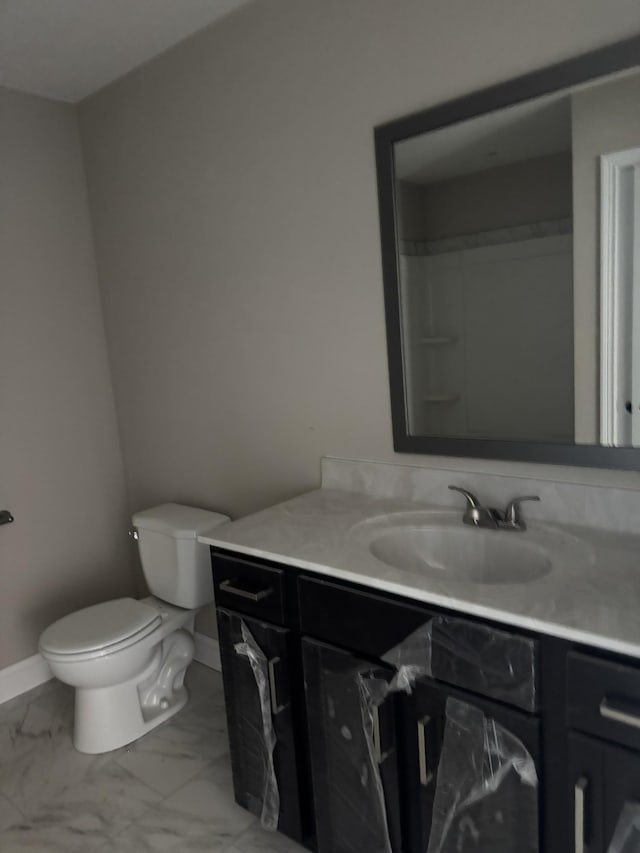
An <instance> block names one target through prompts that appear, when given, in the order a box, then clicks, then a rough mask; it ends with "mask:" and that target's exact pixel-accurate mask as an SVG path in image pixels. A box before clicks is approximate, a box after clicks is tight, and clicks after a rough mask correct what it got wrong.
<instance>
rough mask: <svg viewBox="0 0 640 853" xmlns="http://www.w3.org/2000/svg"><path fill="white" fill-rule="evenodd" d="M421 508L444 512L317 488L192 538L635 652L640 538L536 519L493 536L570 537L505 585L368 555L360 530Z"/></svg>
mask: <svg viewBox="0 0 640 853" xmlns="http://www.w3.org/2000/svg"><path fill="white" fill-rule="evenodd" d="M424 511H431V512H433V511H436V512H437V511H441V512H443V513H449V515H450V513H451V510H450V509H449V510H447V509H444V508H442V507H434V506H433V505H432V504H427V503H422V502H417V501H409V500H398V499H392V498H380V497H371V496H369V495H366V494H362V493H359V492H351V491H341V490H337V489H319V490H317V491H314V492H309V493H307V494H304V495H301V496H300V497H297V498H293V499H292V500H289V501H286V502H285V503H281V504H277V505H276V506H273V507H270V508H268V509H265V510H263V511H261V512H257V513H255V514H253V515H249V516H245V517H244V518H241V519H239V520H238V521H233V522H230V523H228V524H224V525H222V526H220V527H217V528H214V529H212V530H211V531H209V532H208V533H205V534H203V535H201V536H199V537H198V540H199V541H200V542H203V543H206V544H208V545H215V546H218V547H221V548H227V549H229V550H232V551H236V552H239V553H242V554H247V555H250V556H254V557H262V558H265V559H268V560H274V561H276V562H282V563H285V564H287V565H290V566H295V567H297V568H299V569H306V570H308V571H310V572H314V573H317V574H318V575H323V576H326V577H331V578H337V579H341V580H345V581H350V582H352V583H357V584H361V585H363V586H366V587H369V588H372V589H380V590H384V591H387V592H390V593H394V594H396V595H401V596H404V597H406V598H410V599H414V600H417V601H423V602H426V603H430V604H435V605H438V606H441V607H446V608H449V609H451V610H456V611H459V612H461V613H468V614H472V615H474V616H480V617H485V618H487V619H491V620H493V621H495V622H500V623H503V624H505V625H512V626H517V627H521V628H525V629H528V630H531V631H537V632H540V633H544V634H550V635H552V636H556V637H561V638H564V639H567V640H572V641H575V642H579V643H584V644H587V645H591V646H595V647H598V648H602V649H607V650H609V651H612V652H618V653H620V654H626V655H632V656H634V657H638V658H640V536H635V535H631V534H621V533H608V532H603V531H601V530H599V531H594V530H590V529H588V528H584V527H577V526H571V527H569V526H563V527H560V526H554V525H551V524H542V523H540V524H537V523H536V524H534V523H532V524H531V525H530V527H529V530H527V531H526V532H525V533H505V532H500V533H496V534H495V535H497V536H524V537H529V536H531V537H536V536H538V537H539V536H542V537H543V538H544V537H545V536H549V537H550V540H551V539H553V538H554V537H557V536H560V537H562V538H563V539H565V540H566V541H568V542H575V543H576V547H566V548H565V551H564V553H563V552H562V550H561V551H560V552H558V561H557V562H558V565H555V566H554V568H553V569H552V571H551V572H550V573H549V574H547V575H545V576H543V577H540V578H538V579H536V580H532V581H528V582H526V583H514V584H478V583H471V582H468V581H466V582H464V581H459V582H458V581H451V580H446V579H441V578H439V577H433V576H432V575H426V574H421V573H420V572H414V571H411V572H410V571H407V570H404V569H399V568H395V567H393V566H390V565H387V564H386V563H384V562H382V561H381V560H378V559H377V558H376V557H374V556H373V554H371V552H370V551H369V548H368V545H367V544H366V543H367V538H366V533H365V531H366V529H367V528H368V527H372V526H373V527H375V526H376V525H378V524H379V525H382V526H384V525H385V523H387V520H386V519H385V518H384V517H385V516H387V515H389V514H396V513H406V512H424ZM460 523H461V524H462V513H461V512H460ZM471 532H473V531H471Z"/></svg>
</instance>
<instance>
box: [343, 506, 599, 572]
mask: <svg viewBox="0 0 640 853" xmlns="http://www.w3.org/2000/svg"><path fill="white" fill-rule="evenodd" d="M352 538H355V539H356V540H357V541H359V542H360V543H361V544H363V545H366V546H368V548H369V551H370V552H371V553H372V554H373V556H374V557H376V558H377V559H378V560H382V562H383V563H386V564H387V565H389V566H393V567H395V568H398V569H402V570H404V571H407V572H410V573H412V574H420V575H425V576H428V577H432V578H438V579H440V580H442V581H453V582H458V583H473V584H524V583H530V582H532V581H535V580H537V579H539V578H542V577H544V576H545V575H547V574H549V572H551V571H552V570H553V568H554V566H555V565H556V564H559V563H561V562H562V559H563V558H566V557H567V556H568V555H569V554H570V553H571V552H575V551H576V549H577V550H578V551H582V550H583V549H582V548H580V544H581V543H580V540H579V539H577V537H575V536H573V535H571V534H565V533H563V532H561V531H559V530H558V529H557V528H549V527H546V526H537V527H536V528H535V529H532V528H529V529H527V530H526V531H521V532H514V531H508V530H491V529H486V528H477V527H472V526H467V525H463V523H462V518H461V516H460V514H459V513H455V514H452V513H450V512H445V511H433V512H426V511H425V512H415V513H413V512H409V513H396V514H391V515H388V516H382V517H379V518H376V519H371V520H369V521H366V522H362V523H361V524H359V525H356V527H355V528H353V529H352ZM573 556H575V553H574V554H573ZM584 556H586V555H585V554H583V557H584Z"/></svg>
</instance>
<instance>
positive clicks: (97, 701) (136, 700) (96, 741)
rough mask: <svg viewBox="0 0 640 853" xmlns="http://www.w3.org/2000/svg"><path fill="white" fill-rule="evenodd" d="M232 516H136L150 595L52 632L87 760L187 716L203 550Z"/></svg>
mask: <svg viewBox="0 0 640 853" xmlns="http://www.w3.org/2000/svg"><path fill="white" fill-rule="evenodd" d="M226 521H229V518H228V516H226V515H220V514H219V513H215V512H208V511H206V510H203V509H197V508H195V507H189V506H182V505H180V504H173V503H167V504H162V505H161V506H157V507H153V508H152V509H147V510H144V511H142V512H138V513H136V514H135V515H134V516H133V536H134V538H135V539H137V542H138V548H139V550H140V560H141V562H142V569H143V572H144V576H145V579H146V582H147V586H148V587H149V591H150V592H151V595H150V596H149V597H147V598H144V599H142V600H141V601H138V600H136V599H133V598H116V599H114V600H112V601H105V602H103V603H102V604H95V605H93V606H92V607H85V608H83V609H82V610H77V611H76V612H75V613H71V614H69V615H68V616H64V617H63V618H62V619H59V620H58V621H57V622H54V623H53V624H52V625H50V626H49V627H48V628H47V629H46V630H45V631H44V632H43V633H42V635H41V637H40V644H39V648H40V653H41V654H42V656H43V658H44V659H45V660H46V661H47V662H48V664H49V666H50V668H51V671H52V673H53V674H54V675H55V676H56V678H58V679H59V680H60V681H62V682H64V683H65V684H69V685H71V686H72V687H75V720H74V732H73V743H74V746H75V747H76V749H77V750H79V751H80V752H86V753H90V754H97V753H101V752H109V751H111V750H113V749H118V748H119V747H121V746H124V745H125V744H128V743H131V742H132V741H135V740H137V739H138V738H140V737H142V735H144V734H146V733H147V732H149V731H150V730H151V729H153V728H155V727H156V726H158V725H159V724H160V723H163V722H164V721H165V720H168V719H169V718H170V717H172V716H173V715H174V714H176V713H177V712H178V711H179V710H180V709H181V708H183V707H184V706H185V705H186V703H187V700H188V695H187V690H186V688H185V686H184V676H185V672H186V670H187V667H188V666H189V664H190V663H191V662H192V660H193V656H194V641H193V632H194V622H195V616H196V613H197V612H198V610H199V609H200V608H201V607H203V606H204V605H205V604H209V603H211V602H212V601H213V579H212V573H211V561H210V558H209V548H208V546H207V545H202V544H201V543H199V542H198V541H197V536H198V534H200V533H203V532H204V531H205V530H208V529H210V528H211V527H215V526H217V525H219V524H223V523H224V522H226Z"/></svg>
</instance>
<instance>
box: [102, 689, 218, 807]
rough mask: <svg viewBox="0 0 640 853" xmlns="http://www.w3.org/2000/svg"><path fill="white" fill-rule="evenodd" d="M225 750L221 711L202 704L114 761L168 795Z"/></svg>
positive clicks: (154, 732) (193, 707) (168, 723)
mask: <svg viewBox="0 0 640 853" xmlns="http://www.w3.org/2000/svg"><path fill="white" fill-rule="evenodd" d="M227 749H228V744H227V734H226V718H225V712H224V709H223V708H220V707H216V706H215V705H211V704H210V703H209V702H208V701H207V700H205V701H202V702H194V703H192V704H189V705H187V707H186V708H185V709H184V710H182V711H181V712H180V713H179V714H177V715H176V717H175V718H173V719H171V720H169V722H167V723H165V724H164V725H162V726H159V727H158V728H157V729H154V730H153V731H152V732H150V733H149V734H148V735H146V736H145V737H144V738H142V739H141V740H139V741H137V743H135V744H134V745H133V746H131V747H130V748H129V749H127V750H126V751H124V752H123V753H122V754H121V755H120V756H119V757H118V758H117V761H118V763H119V764H120V766H121V767H124V768H125V769H126V770H129V772H131V773H133V774H134V776H137V777H138V779H141V780H142V781H143V782H145V783H146V784H147V785H150V786H151V787H152V788H154V789H155V790H156V791H158V792H159V793H161V794H165V795H169V794H172V793H173V792H174V791H177V790H178V788H181V787H182V786H183V785H184V784H185V783H186V782H188V781H189V779H191V778H193V777H194V776H196V775H197V774H198V773H200V772H201V771H202V770H203V769H204V768H205V767H206V765H207V763H208V762H209V761H212V760H213V759H215V758H217V757H218V756H220V755H223V754H224V753H225V752H226V751H227Z"/></svg>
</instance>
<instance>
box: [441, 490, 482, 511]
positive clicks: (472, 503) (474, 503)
mask: <svg viewBox="0 0 640 853" xmlns="http://www.w3.org/2000/svg"><path fill="white" fill-rule="evenodd" d="M449 488H450V489H451V491H452V492H460V494H461V495H464V496H465V498H466V499H467V501H468V502H469V508H470V509H480V508H481V506H482V504H481V503H480V501H479V500H478V498H477V497H476V496H475V495H474V494H473V492H469V491H467V489H461V488H460V486H449Z"/></svg>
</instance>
